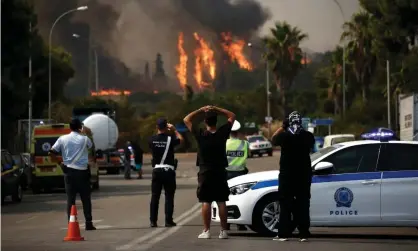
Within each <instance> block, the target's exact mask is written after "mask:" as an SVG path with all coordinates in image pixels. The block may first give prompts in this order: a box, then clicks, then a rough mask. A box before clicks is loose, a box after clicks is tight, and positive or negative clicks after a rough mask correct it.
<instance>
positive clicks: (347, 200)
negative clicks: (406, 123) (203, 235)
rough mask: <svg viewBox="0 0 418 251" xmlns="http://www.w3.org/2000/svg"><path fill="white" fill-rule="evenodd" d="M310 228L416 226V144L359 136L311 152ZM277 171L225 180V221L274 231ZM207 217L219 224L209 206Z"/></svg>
mask: <svg viewBox="0 0 418 251" xmlns="http://www.w3.org/2000/svg"><path fill="white" fill-rule="evenodd" d="M311 161H312V168H313V170H314V176H313V178H312V186H311V195H312V196H311V207H310V214H311V226H314V227H354V226H357V227H362V226H368V227H372V226H374V227H401V226H402V227H417V228H418V189H417V188H418V142H412V141H411V142H403V141H386V142H385V141H384V140H383V141H381V140H362V141H351V142H344V143H340V144H336V145H332V146H330V147H327V148H323V149H321V150H319V151H318V152H316V153H314V154H312V155H311ZM278 175H279V171H266V172H257V173H250V174H247V175H243V176H239V177H236V178H233V179H231V180H229V181H228V185H229V187H230V193H231V194H230V196H229V201H228V202H227V208H228V223H230V224H240V225H247V226H248V227H249V228H250V229H251V230H253V231H255V232H258V233H261V234H267V235H275V234H276V233H277V226H278V224H279V211H280V209H279V205H278V202H277V198H278V194H277V192H278V191H277V190H278ZM212 220H213V221H216V222H219V214H218V208H217V206H216V204H215V203H214V204H213V205H212Z"/></svg>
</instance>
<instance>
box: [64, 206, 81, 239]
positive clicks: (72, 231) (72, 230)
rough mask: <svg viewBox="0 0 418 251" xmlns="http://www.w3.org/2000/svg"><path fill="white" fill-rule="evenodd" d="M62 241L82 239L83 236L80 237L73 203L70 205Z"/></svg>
mask: <svg viewBox="0 0 418 251" xmlns="http://www.w3.org/2000/svg"><path fill="white" fill-rule="evenodd" d="M64 241H84V237H81V234H80V226H79V225H78V221H77V208H76V207H75V205H73V206H72V207H71V214H70V221H69V222H68V231H67V236H66V237H65V238H64Z"/></svg>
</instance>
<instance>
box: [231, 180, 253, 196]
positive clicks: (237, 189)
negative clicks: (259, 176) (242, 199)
mask: <svg viewBox="0 0 418 251" xmlns="http://www.w3.org/2000/svg"><path fill="white" fill-rule="evenodd" d="M255 184H257V182H250V183H244V184H240V185H236V186H233V187H231V188H230V189H229V191H230V192H231V194H232V195H238V194H243V193H245V192H247V191H248V190H250V189H251V187H253V186H254V185H255Z"/></svg>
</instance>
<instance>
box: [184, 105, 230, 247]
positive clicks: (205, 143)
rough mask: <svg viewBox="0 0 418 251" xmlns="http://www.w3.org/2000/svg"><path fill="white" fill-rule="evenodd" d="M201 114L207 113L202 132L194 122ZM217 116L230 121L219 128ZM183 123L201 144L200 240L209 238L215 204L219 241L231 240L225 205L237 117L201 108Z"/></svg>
mask: <svg viewBox="0 0 418 251" xmlns="http://www.w3.org/2000/svg"><path fill="white" fill-rule="evenodd" d="M198 114H204V115H205V118H204V123H205V126H206V128H205V129H200V128H198V127H197V126H195V125H193V123H192V122H193V119H194V118H195V117H196V115H198ZM218 114H222V115H224V116H226V117H227V118H228V122H227V123H226V124H224V125H222V126H221V127H219V128H217V126H216V124H217V122H218V116H217V115H218ZM183 121H184V124H185V125H186V126H187V128H188V129H189V130H190V132H192V134H193V136H194V137H195V138H196V141H197V144H198V148H199V149H198V160H199V172H198V188H197V192H196V194H197V198H198V199H199V202H201V203H202V218H203V225H204V229H203V232H202V233H201V234H200V235H199V236H198V238H199V239H209V238H210V237H211V235H210V231H209V230H210V221H211V204H212V202H214V201H215V202H216V203H217V204H218V208H219V217H220V219H221V227H222V230H221V231H220V233H219V238H220V239H227V238H228V233H227V229H228V224H227V213H228V212H227V209H226V204H225V202H226V201H228V197H229V187H228V182H227V173H226V169H225V168H226V167H228V160H227V156H226V141H227V140H228V138H229V134H230V133H231V129H232V125H233V123H234V121H235V114H234V113H233V112H230V111H228V110H226V109H223V108H219V107H216V106H205V107H202V108H200V109H198V110H196V111H194V112H192V113H190V114H189V115H187V116H186V117H185V118H184V120H183Z"/></svg>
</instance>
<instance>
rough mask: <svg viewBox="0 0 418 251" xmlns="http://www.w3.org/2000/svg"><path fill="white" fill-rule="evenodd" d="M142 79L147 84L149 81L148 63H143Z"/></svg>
mask: <svg viewBox="0 0 418 251" xmlns="http://www.w3.org/2000/svg"><path fill="white" fill-rule="evenodd" d="M144 79H145V82H148V81H150V79H151V75H150V71H149V63H148V62H146V63H145V69H144Z"/></svg>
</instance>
